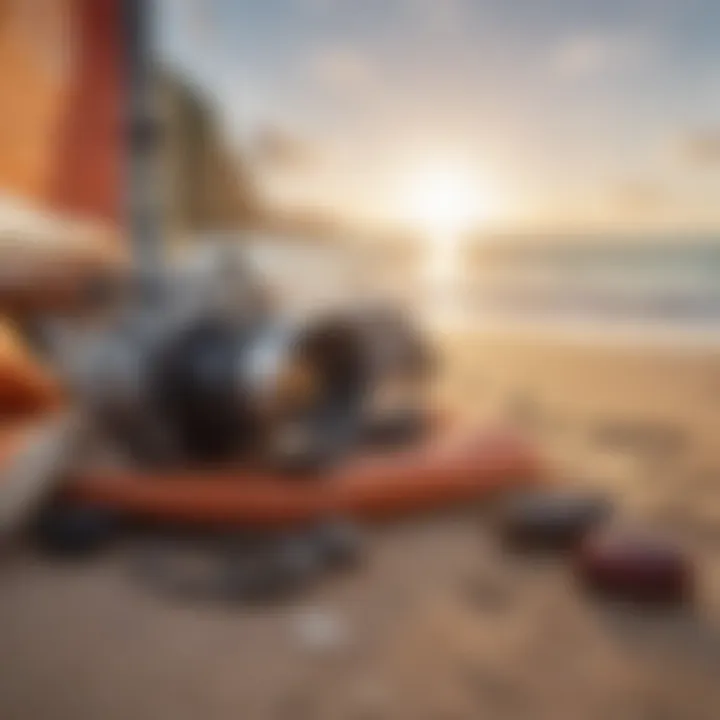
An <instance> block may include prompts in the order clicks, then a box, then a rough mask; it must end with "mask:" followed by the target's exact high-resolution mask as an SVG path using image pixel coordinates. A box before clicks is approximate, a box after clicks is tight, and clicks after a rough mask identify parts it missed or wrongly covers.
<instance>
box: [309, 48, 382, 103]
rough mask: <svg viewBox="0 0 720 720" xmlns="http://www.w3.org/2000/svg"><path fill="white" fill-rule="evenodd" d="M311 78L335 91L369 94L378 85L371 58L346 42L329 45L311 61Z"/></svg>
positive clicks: (345, 93)
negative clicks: (345, 43)
mask: <svg viewBox="0 0 720 720" xmlns="http://www.w3.org/2000/svg"><path fill="white" fill-rule="evenodd" d="M308 72H309V75H310V77H311V79H312V80H313V81H314V82H315V83H317V84H318V85H319V86H321V87H322V88H323V89H325V90H328V91H330V92H331V93H333V94H335V95H341V96H349V95H357V94H366V93H367V92H368V91H371V90H372V89H373V87H374V85H375V80H376V71H375V66H374V64H373V62H372V60H371V59H370V58H369V57H368V56H367V55H366V54H365V53H363V52H362V51H361V50H359V49H358V48H355V47H351V46H346V45H337V46H332V47H326V48H323V49H321V50H320V51H318V52H317V53H315V54H314V55H313V56H312V57H311V58H310V60H309V62H308Z"/></svg>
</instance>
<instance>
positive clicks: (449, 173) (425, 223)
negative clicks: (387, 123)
mask: <svg viewBox="0 0 720 720" xmlns="http://www.w3.org/2000/svg"><path fill="white" fill-rule="evenodd" d="M493 210H494V199H493V197H492V195H491V193H490V191H489V190H488V188H487V187H486V186H485V185H484V184H483V183H482V181H481V180H480V178H479V177H478V176H477V174H476V173H474V172H472V171H471V169H470V168H467V167H464V166H463V165H460V164H437V165H428V166H427V167H423V168H419V169H417V170H415V171H414V172H412V173H410V174H409V175H408V177H407V179H406V182H405V183H404V188H403V189H402V201H401V211H402V214H403V215H404V220H405V222H406V223H409V224H411V225H412V226H414V227H415V228H416V229H418V230H420V231H422V232H423V233H425V234H427V235H431V236H434V237H438V236H443V237H450V236H457V235H461V234H463V233H465V232H468V231H469V230H471V229H472V228H473V227H474V226H475V225H478V224H482V223H483V222H484V221H487V220H488V219H489V217H490V216H491V215H492V213H493Z"/></svg>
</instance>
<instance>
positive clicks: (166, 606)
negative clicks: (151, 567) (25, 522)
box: [0, 338, 720, 720]
mask: <svg viewBox="0 0 720 720" xmlns="http://www.w3.org/2000/svg"><path fill="white" fill-rule="evenodd" d="M450 350H451V352H449V353H448V361H447V367H448V369H451V372H452V378H451V381H450V382H448V383H447V384H446V386H445V387H444V388H443V389H442V392H443V393H444V396H445V397H448V398H450V397H452V395H453V393H455V397H456V399H457V398H460V399H461V400H462V402H461V405H462V406H463V407H464V408H465V410H466V411H467V412H468V413H469V414H477V415H480V416H486V417H493V418H495V419H497V418H499V417H501V418H503V421H504V422H509V423H512V424H515V425H517V426H518V427H522V428H524V431H525V432H526V433H527V434H528V436H529V437H532V438H534V440H535V441H536V442H537V443H538V445H539V447H540V448H541V449H542V451H543V453H544V454H545V456H546V457H547V460H548V463H549V464H550V466H551V467H552V468H553V471H554V472H553V475H554V477H555V478H559V479H562V480H565V481H567V482H572V483H575V484H584V485H588V486H592V487H602V488H605V489H606V490H607V491H608V492H610V493H611V494H612V495H613V496H614V497H615V498H616V500H617V506H618V518H619V521H620V522H623V523H631V524H635V525H638V526H649V527H655V528H659V529H660V530H661V531H662V532H664V533H667V534H671V535H673V536H674V537H676V538H677V540H678V542H680V543H682V544H684V545H685V546H686V547H687V549H688V551H689V552H691V553H692V554H693V556H694V557H695V558H696V561H697V564H698V571H699V578H700V584H699V592H698V599H697V603H696V605H695V606H694V607H692V608H688V609H685V610H683V611H679V612H674V613H660V612H657V611H654V612H649V611H646V610H642V609H637V608H631V607H623V606H617V605H608V604H607V603H603V602H600V601H598V600H596V599H594V598H591V597H588V596H587V595H586V594H585V593H583V592H581V591H580V590H579V588H578V587H577V585H576V583H575V580H574V578H573V575H572V572H571V570H570V567H569V565H568V563H567V562H566V561H565V560H563V559H562V558H557V559H553V558H549V559H541V558H537V557H533V558H528V557H523V556H518V555H512V554H509V553H508V552H507V551H506V550H503V549H501V548H500V547H499V546H498V545H497V543H496V541H495V539H494V536H493V533H492V531H491V527H490V523H489V521H488V517H487V515H486V513H485V512H484V511H483V510H482V509H473V510H468V511H467V512H466V513H464V514H462V515H461V516H453V517H442V518H435V519H428V520H424V521H420V522H417V523H412V524H403V525H399V526H394V527H388V528H384V529H374V530H372V531H371V532H370V533H369V544H370V547H369V552H368V563H367V566H366V567H365V568H363V569H361V570H359V571H357V572H354V573H352V574H350V575H348V576H345V577H338V578H335V579H333V580H330V581H328V582H326V583H323V584H322V585H321V586H319V587H317V588H316V589H314V590H312V591H311V592H309V593H307V594H305V595H303V596H302V597H300V598H299V599H298V600H296V601H295V602H293V603H291V604H289V605H286V606H279V607H269V608H255V609H248V608H243V607H218V606H215V605H211V604H208V605H202V604H201V605H197V606H191V605H187V604H182V603H180V602H177V601H171V600H169V599H167V598H160V597H157V596H155V595H153V594H152V593H151V592H150V591H149V590H148V589H147V588H146V587H144V586H142V585H139V584H138V582H137V581H136V580H135V579H134V578H133V577H131V574H130V573H129V571H128V569H129V564H130V558H131V557H132V555H133V546H132V544H131V543H126V544H125V545H124V546H123V547H120V548H118V549H116V550H114V551H112V552H110V553H107V554H104V555H102V556H101V557H98V558H96V559H93V560H89V561H86V562H83V563H80V564H71V565H63V564H59V563H57V562H51V561H49V560H43V559H41V558H38V557H37V556H36V555H34V554H33V553H31V552H30V551H28V550H26V549H22V548H21V549H19V550H18V551H16V552H15V553H12V554H9V555H8V556H7V557H5V559H4V564H5V566H4V569H3V577H2V591H0V668H2V671H1V672H0V717H1V718H3V720H16V719H17V720H25V719H26V718H27V719H29V720H45V719H46V718H47V719H48V720H50V719H52V720H58V719H60V720H62V719H64V718H68V720H70V719H71V718H72V720H85V719H88V720H90V719H94V718H103V720H113V719H114V718H118V719H120V718H123V719H125V718H133V719H134V720H144V719H146V718H147V720H164V719H165V718H167V719H168V720H170V719H172V720H183V718H198V717H203V718H218V719H224V718H228V719H229V718H233V719H237V718H242V719H243V720H255V719H257V720H265V719H268V720H270V719H275V718H277V719H282V718H291V719H293V720H302V719H303V718H308V719H310V718H312V719H313V720H314V719H319V720H322V719H324V718H328V719H335V718H358V719H361V718H362V719H367V720H370V719H377V720H381V719H383V718H388V719H391V718H392V720H402V719H404V718H407V719H408V720H423V719H425V718H427V719H428V720H435V719H437V720H462V719H464V718H492V719H493V720H504V719H505V718H507V719H508V720H511V719H515V718H517V719H524V718H527V719H528V720H529V719H530V718H532V719H533V720H536V719H540V720H542V719H544V718H548V719H549V720H565V719H567V720H580V719H581V718H582V719H583V720H586V719H589V720H593V719H595V718H597V719H598V720H600V719H605V718H607V720H624V719H627V720H638V719H641V720H702V719H704V718H707V719H708V720H714V719H715V718H717V717H718V716H720V683H719V682H718V669H720V522H718V521H719V520H720V515H719V514H718V513H719V512H720V503H719V502H718V493H720V451H718V449H717V448H716V447H715V443H714V433H715V427H716V425H715V417H716V413H717V410H716V408H715V406H714V403H715V397H716V395H717V394H718V393H719V392H720V376H718V372H717V371H716V368H715V359H714V358H712V357H711V356H709V355H708V354H707V353H696V354H692V353H676V352H672V353H670V352H668V353H666V354H658V353H657V352H656V351H640V350H638V349H636V350H632V351H628V350H622V351H621V350H618V349H613V350H612V351H611V350H609V349H608V350H604V351H600V350H598V349H597V348H595V349H593V350H589V349H584V348H578V347H554V348H542V347H540V346H539V345H537V343H525V344H518V342H517V341H513V342H508V341H506V340H504V341H502V342H501V341H500V340H498V339H490V338H483V339H482V340H480V339H478V340H477V342H476V343H474V344H465V345H464V347H463V351H462V352H460V353H458V352H457V348H450ZM719 399H720V398H719ZM308 617H311V618H314V619H315V620H314V622H315V625H314V626H313V627H315V626H318V623H317V619H318V618H320V619H321V620H322V622H320V623H319V627H320V628H323V627H324V628H325V631H324V632H325V635H324V636H323V635H322V633H321V634H320V640H319V641H318V642H310V641H309V640H308V628H307V618H308ZM327 628H331V629H332V630H328V629H327ZM313 633H315V634H316V635H317V630H313V631H311V632H310V637H312V636H313ZM323 637H324V638H325V639H324V640H323V639H322V638H323Z"/></svg>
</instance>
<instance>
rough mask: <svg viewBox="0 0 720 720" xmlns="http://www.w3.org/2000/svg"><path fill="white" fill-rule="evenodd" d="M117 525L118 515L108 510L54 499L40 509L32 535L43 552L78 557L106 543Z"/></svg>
mask: <svg viewBox="0 0 720 720" xmlns="http://www.w3.org/2000/svg"><path fill="white" fill-rule="evenodd" d="M119 529H120V520H119V517H118V515H117V514H116V513H114V512H113V511H112V510H108V509H106V508H99V507H91V506H85V507H83V506H76V505H71V504H67V503H64V502H54V503H51V504H49V505H48V506H47V507H46V508H44V509H43V510H42V511H41V512H40V514H39V515H38V517H37V519H36V521H35V524H34V526H33V528H32V535H33V539H34V540H35V541H36V542H37V544H38V545H39V547H40V548H41V549H42V550H44V551H45V552H48V553H50V554H53V555H62V556H67V557H70V556H72V557H76V556H77V557H79V556H86V555H89V554H91V553H93V552H96V551H98V550H100V549H102V548H104V547H106V546H107V545H108V544H109V543H110V542H111V541H112V540H113V539H115V537H116V536H117V534H118V532H119Z"/></svg>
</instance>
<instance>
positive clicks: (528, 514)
mask: <svg viewBox="0 0 720 720" xmlns="http://www.w3.org/2000/svg"><path fill="white" fill-rule="evenodd" d="M611 512H612V505H611V504H610V502H609V501H608V500H607V499H606V498H604V497H601V496H598V495H590V494H581V493H573V492H560V491H529V492H525V493H522V494H519V495H514V496H512V497H510V498H509V499H508V500H507V501H506V502H505V504H504V505H503V506H502V508H501V512H500V532H501V534H502V538H503V540H504V541H505V542H506V543H507V544H508V545H509V546H510V547H512V548H515V549H524V550H547V549H554V550H567V549H570V548H573V547H576V546H577V544H578V543H580V542H581V541H582V540H583V538H584V537H585V536H586V535H587V534H588V532H589V531H590V530H592V529H593V528H595V527H596V526H597V525H598V524H599V523H601V522H602V521H603V520H605V519H606V518H608V517H609V516H610V514H611Z"/></svg>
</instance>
